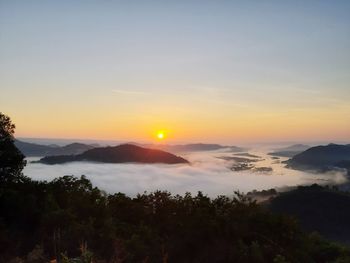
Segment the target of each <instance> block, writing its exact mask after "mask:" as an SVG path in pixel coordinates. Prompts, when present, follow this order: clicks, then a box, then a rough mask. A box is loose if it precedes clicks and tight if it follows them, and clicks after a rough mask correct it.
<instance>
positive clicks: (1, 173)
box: [0, 112, 26, 183]
mask: <svg viewBox="0 0 350 263" xmlns="http://www.w3.org/2000/svg"><path fill="white" fill-rule="evenodd" d="M15 128H16V126H15V125H14V124H13V123H12V121H11V119H10V117H8V116H7V115H5V114H3V113H2V112H0V183H4V182H13V181H18V180H21V179H22V178H23V177H22V170H23V168H24V166H25V165H26V161H25V160H24V158H25V156H24V155H23V154H22V153H21V152H20V150H18V149H17V147H16V146H15V144H14V133H15Z"/></svg>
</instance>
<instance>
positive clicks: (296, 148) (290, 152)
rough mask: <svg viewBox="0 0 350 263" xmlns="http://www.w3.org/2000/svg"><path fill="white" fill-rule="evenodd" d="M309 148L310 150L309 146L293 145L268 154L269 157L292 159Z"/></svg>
mask: <svg viewBox="0 0 350 263" xmlns="http://www.w3.org/2000/svg"><path fill="white" fill-rule="evenodd" d="M309 148H310V146H309V145H305V144H294V145H291V146H288V147H284V148H280V149H276V150H275V151H273V152H271V153H269V155H272V156H279V157H293V156H295V155H297V154H299V153H301V152H303V151H305V150H307V149H309Z"/></svg>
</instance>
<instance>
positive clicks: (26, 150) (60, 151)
mask: <svg viewBox="0 0 350 263" xmlns="http://www.w3.org/2000/svg"><path fill="white" fill-rule="evenodd" d="M15 145H16V147H17V148H18V149H19V150H20V151H21V152H22V153H23V154H24V155H25V156H27V157H30V156H47V155H50V156H53V155H72V154H80V153H83V152H85V151H87V150H90V149H93V148H95V147H96V146H93V145H88V144H83V143H71V144H68V145H65V146H62V147H60V146H57V145H42V144H36V143H30V142H24V141H20V140H15Z"/></svg>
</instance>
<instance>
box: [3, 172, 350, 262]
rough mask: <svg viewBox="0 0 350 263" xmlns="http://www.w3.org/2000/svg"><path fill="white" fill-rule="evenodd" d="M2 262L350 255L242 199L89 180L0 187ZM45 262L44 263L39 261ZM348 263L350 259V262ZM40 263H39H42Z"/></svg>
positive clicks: (302, 258)
mask: <svg viewBox="0 0 350 263" xmlns="http://www.w3.org/2000/svg"><path fill="white" fill-rule="evenodd" d="M0 211H1V214H0V220H1V221H0V222H1V223H0V239H1V240H0V255H1V257H0V261H1V262H9V260H10V259H13V258H14V257H21V258H23V259H28V258H30V257H33V254H34V255H36V258H35V260H37V261H30V260H29V261H27V262H47V259H53V258H58V259H62V260H63V256H62V255H67V256H69V257H78V256H79V255H80V254H81V251H85V252H86V251H87V250H86V249H85V250H84V249H82V248H83V247H85V248H86V246H87V248H88V249H89V250H90V251H92V252H93V258H94V259H95V260H97V259H99V260H101V261H102V260H104V261H102V262H274V261H275V262H332V260H336V259H337V258H341V257H349V250H348V249H345V248H343V247H340V246H338V245H334V244H332V243H329V242H327V241H324V240H322V239H321V238H320V237H318V236H315V235H311V236H310V235H306V234H304V233H303V232H301V231H300V230H299V228H298V226H297V224H296V222H295V221H294V220H293V219H291V218H289V217H284V216H279V215H274V214H272V213H270V212H268V211H265V210H264V209H262V208H261V207H260V206H259V205H257V204H256V203H254V202H251V201H250V200H247V199H246V198H245V197H244V196H242V195H240V194H237V195H236V196H235V197H233V198H228V197H225V196H220V197H217V198H216V199H213V200H211V199H209V198H208V197H206V196H204V195H203V194H201V193H198V195H196V196H191V195H190V194H187V195H185V196H172V195H170V194H169V193H167V192H155V193H150V194H141V195H138V196H137V197H135V198H130V197H127V196H125V195H124V194H121V193H118V194H114V195H107V194H105V193H103V192H102V191H100V190H99V189H97V188H94V187H93V186H92V185H91V183H90V181H89V180H87V179H86V178H85V177H81V178H76V177H72V176H64V177H61V178H58V179H55V180H53V181H52V182H50V183H47V182H36V181H31V180H29V179H26V180H20V181H17V182H15V183H9V182H7V183H5V184H2V185H1V192H0ZM38 258H39V259H41V261H40V260H39V259H38ZM348 259H349V258H348ZM38 260H39V261H38ZM278 260H279V261H278Z"/></svg>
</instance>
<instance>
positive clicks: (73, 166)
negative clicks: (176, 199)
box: [24, 149, 347, 197]
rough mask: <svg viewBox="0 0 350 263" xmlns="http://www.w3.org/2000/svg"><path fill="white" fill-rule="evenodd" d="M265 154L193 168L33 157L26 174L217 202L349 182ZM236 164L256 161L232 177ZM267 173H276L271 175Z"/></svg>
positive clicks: (205, 159)
mask: <svg viewBox="0 0 350 263" xmlns="http://www.w3.org/2000/svg"><path fill="white" fill-rule="evenodd" d="M267 152H268V151H267V150H261V149H259V150H250V151H249V152H248V153H242V154H241V155H240V154H239V153H238V154H237V153H232V152H229V151H227V150H218V151H206V152H191V153H186V154H182V156H183V157H184V158H186V159H187V160H189V161H190V163H191V164H190V165H187V164H179V165H165V164H146V165H143V164H106V163H88V162H73V163H68V164H60V165H45V164H40V163H31V161H34V160H38V159H39V158H33V157H31V158H28V159H27V160H28V164H27V166H26V167H25V169H24V174H25V175H27V176H29V177H31V178H32V179H36V180H48V181H51V180H53V179H54V178H57V177H60V176H63V175H75V176H80V175H86V176H87V178H88V179H90V180H91V181H92V182H93V184H94V185H96V186H97V187H99V188H100V189H102V190H104V191H107V192H108V193H116V192H123V193H126V194H128V195H130V196H135V195H136V194H137V193H143V192H144V191H147V192H152V191H155V190H167V191H170V192H171V193H173V194H184V193H186V192H191V193H193V194H195V193H197V192H198V191H202V192H203V193H205V194H208V195H209V196H211V197H216V196H218V195H230V194H232V193H233V191H235V190H239V191H242V192H249V191H252V190H255V189H256V190H264V189H270V188H277V189H283V188H284V187H291V186H297V185H310V184H313V183H317V184H320V185H322V184H323V185H327V184H342V183H344V182H346V180H347V179H346V177H345V174H343V173H341V172H331V173H327V174H317V173H309V172H303V171H296V170H292V169H288V168H285V164H283V163H281V162H282V161H284V160H286V159H287V158H279V159H277V158H276V157H273V156H269V155H267ZM257 157H258V158H257ZM237 158H238V159H251V160H254V162H252V165H253V166H254V167H255V169H253V170H243V171H233V170H232V169H231V167H232V165H234V164H237ZM259 168H260V169H259ZM265 168H272V171H268V170H269V169H265Z"/></svg>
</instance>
